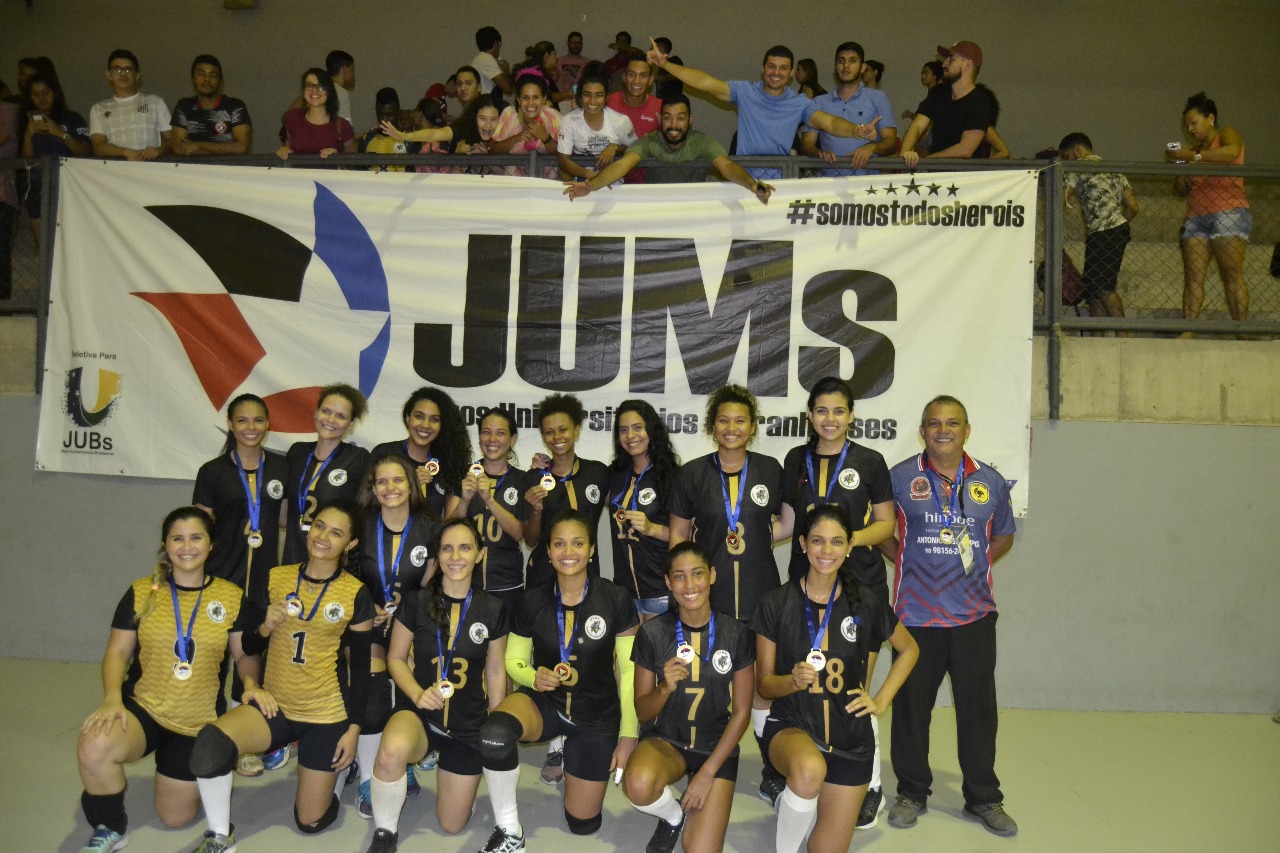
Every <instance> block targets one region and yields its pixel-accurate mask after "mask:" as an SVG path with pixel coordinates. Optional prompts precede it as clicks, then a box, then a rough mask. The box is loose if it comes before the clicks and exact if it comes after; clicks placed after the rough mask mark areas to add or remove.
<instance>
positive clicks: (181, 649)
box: [169, 575, 204, 664]
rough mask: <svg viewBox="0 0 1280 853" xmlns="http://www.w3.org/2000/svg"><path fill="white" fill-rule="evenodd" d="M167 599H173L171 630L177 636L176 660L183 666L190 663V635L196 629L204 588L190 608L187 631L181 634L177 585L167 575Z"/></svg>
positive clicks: (180, 609)
mask: <svg viewBox="0 0 1280 853" xmlns="http://www.w3.org/2000/svg"><path fill="white" fill-rule="evenodd" d="M169 597H170V598H172V599H173V628H174V632H175V633H176V634H177V635H178V660H180V661H182V662H183V663H185V664H190V663H191V634H192V632H193V631H195V627H196V614H197V613H199V612H200V599H202V598H204V587H203V586H201V587H200V594H199V595H197V596H196V606H195V607H192V608H191V618H190V619H188V620H187V631H186V633H185V634H184V633H183V632H182V608H181V607H179V606H178V584H177V582H176V581H175V580H174V579H173V575H169Z"/></svg>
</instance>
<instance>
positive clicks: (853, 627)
mask: <svg viewBox="0 0 1280 853" xmlns="http://www.w3.org/2000/svg"><path fill="white" fill-rule="evenodd" d="M840 636H842V637H844V638H845V639H846V640H848V641H849V642H851V643H856V642H858V620H857V619H855V618H854V617H852V616H846V617H844V620H843V621H842V622H841V623H840Z"/></svg>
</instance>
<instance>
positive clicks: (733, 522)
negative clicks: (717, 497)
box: [711, 453, 751, 536]
mask: <svg viewBox="0 0 1280 853" xmlns="http://www.w3.org/2000/svg"><path fill="white" fill-rule="evenodd" d="M711 458H712V460H714V462H715V464H716V472H717V473H719V475H720V493H721V494H722V495H723V496H724V517H725V519H726V520H727V521H728V522H729V535H730V536H736V535H737V533H738V516H740V515H742V506H743V503H744V501H745V500H746V493H747V463H748V462H750V461H751V454H749V453H748V454H746V455H744V456H743V457H742V470H741V471H740V472H739V473H738V505H737V506H733V505H731V504H730V502H729V478H728V477H726V476H725V473H724V469H723V468H721V467H720V455H719V454H717V453H713V454H711Z"/></svg>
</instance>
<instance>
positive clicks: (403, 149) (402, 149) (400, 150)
mask: <svg viewBox="0 0 1280 853" xmlns="http://www.w3.org/2000/svg"><path fill="white" fill-rule="evenodd" d="M408 150H409V146H408V145H405V144H404V143H403V142H397V143H396V144H395V152H396V153H397V154H404V153H407V152H408Z"/></svg>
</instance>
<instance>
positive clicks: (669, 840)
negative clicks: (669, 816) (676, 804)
mask: <svg viewBox="0 0 1280 853" xmlns="http://www.w3.org/2000/svg"><path fill="white" fill-rule="evenodd" d="M682 829H684V814H683V813H681V815H680V822H679V823H677V824H676V825H675V826H672V825H671V824H669V823H667V822H666V821H665V820H663V819H662V818H658V826H657V827H656V828H655V829H654V830H653V837H652V838H650V839H649V843H648V844H647V845H646V846H645V848H644V853H671V851H672V850H675V849H676V841H678V840H679V839H680V830H682Z"/></svg>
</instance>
